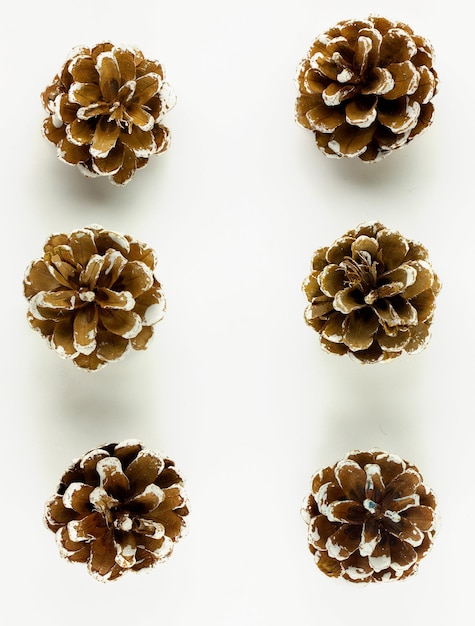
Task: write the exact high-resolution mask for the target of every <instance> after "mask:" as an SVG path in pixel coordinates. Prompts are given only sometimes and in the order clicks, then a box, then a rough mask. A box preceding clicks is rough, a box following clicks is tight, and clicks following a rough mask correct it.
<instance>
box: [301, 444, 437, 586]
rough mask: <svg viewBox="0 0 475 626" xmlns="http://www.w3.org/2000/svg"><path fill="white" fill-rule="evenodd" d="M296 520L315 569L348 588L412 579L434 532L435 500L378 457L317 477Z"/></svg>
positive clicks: (408, 472) (347, 462)
mask: <svg viewBox="0 0 475 626" xmlns="http://www.w3.org/2000/svg"><path fill="white" fill-rule="evenodd" d="M302 515H303V517H304V519H305V521H306V522H307V524H308V544H309V548H310V551H311V552H312V554H314V556H315V562H316V564H317V565H318V567H319V568H320V570H321V571H322V572H323V573H324V574H326V575H327V576H331V577H339V576H341V577H343V578H345V579H346V580H348V581H350V582H379V581H388V580H398V579H399V580H400V579H403V578H407V577H408V576H411V575H412V574H415V573H416V571H417V568H418V565H419V561H420V560H421V559H422V558H423V557H424V556H425V555H426V554H427V552H428V551H429V549H430V548H431V546H432V542H433V539H434V536H435V533H436V499H435V496H434V494H433V493H432V491H431V490H430V489H429V488H428V487H427V486H426V485H425V484H424V482H423V479H422V476H421V474H420V472H419V470H418V469H417V468H416V467H415V466H414V465H412V464H411V463H408V462H407V461H404V460H403V459H401V458H399V457H398V456H396V455H395V454H388V453H386V452H383V451H381V450H371V451H370V452H360V451H353V452H350V453H348V454H347V455H346V456H345V458H344V459H343V460H341V461H339V462H338V463H336V464H335V465H333V466H332V467H326V468H325V469H323V470H320V471H319V472H317V473H316V474H315V475H314V477H313V480H312V488H311V494H310V496H309V497H308V498H307V499H306V500H305V503H304V506H303V508H302Z"/></svg>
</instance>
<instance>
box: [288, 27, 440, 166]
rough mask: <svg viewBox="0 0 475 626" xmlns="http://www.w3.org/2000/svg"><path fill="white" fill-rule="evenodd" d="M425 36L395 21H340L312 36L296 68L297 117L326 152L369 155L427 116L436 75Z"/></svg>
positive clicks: (410, 133)
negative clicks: (305, 53)
mask: <svg viewBox="0 0 475 626" xmlns="http://www.w3.org/2000/svg"><path fill="white" fill-rule="evenodd" d="M433 60H434V51H433V48H432V45H431V44H430V42H429V41H427V39H424V38H423V37H420V36H419V35H416V34H414V32H413V30H412V29H411V28H410V27H409V26H408V25H407V24H403V23H402V22H392V21H390V20H388V19H386V18H383V17H377V16H370V17H369V18H368V19H367V20H345V21H342V22H339V23H338V24H336V25H335V26H334V27H332V28H330V29H329V30H328V31H326V32H325V33H323V34H321V35H320V36H319V37H317V38H316V39H315V41H314V42H313V44H312V46H311V48H310V50H309V51H308V54H307V56H306V57H305V58H304V59H303V60H302V62H301V63H300V66H299V70H298V75H297V87H298V90H299V96H298V98H297V103H296V119H297V122H298V123H299V124H300V125H301V126H303V127H304V128H306V129H308V130H310V131H312V132H313V133H314V135H315V139H316V142H317V146H318V148H319V149H320V150H321V151H322V152H323V153H324V154H325V155H326V156H329V157H358V158H360V159H361V160H363V161H366V162H375V161H378V160H380V159H381V158H383V157H384V156H386V155H387V154H389V153H390V152H391V151H393V150H395V149H397V148H400V147H402V146H404V145H406V144H407V143H409V142H410V141H411V140H412V139H413V138H414V137H416V136H417V135H419V134H420V133H421V132H422V131H423V130H425V129H426V128H427V127H428V126H429V125H430V124H431V122H432V116H433V113H434V107H433V104H432V102H431V100H432V98H433V97H434V96H435V94H436V93H437V88H438V77H437V73H436V71H435V69H434V68H433Z"/></svg>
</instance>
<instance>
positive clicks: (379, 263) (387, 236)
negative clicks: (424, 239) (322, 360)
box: [303, 222, 440, 363]
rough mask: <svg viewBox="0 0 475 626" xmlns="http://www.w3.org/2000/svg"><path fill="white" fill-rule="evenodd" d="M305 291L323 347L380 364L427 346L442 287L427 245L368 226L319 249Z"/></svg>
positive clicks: (309, 315) (308, 317) (308, 315)
mask: <svg viewBox="0 0 475 626" xmlns="http://www.w3.org/2000/svg"><path fill="white" fill-rule="evenodd" d="M303 289H304V291H305V294H306V296H307V299H308V301H309V302H310V304H309V305H308V306H307V308H306V309H305V321H306V322H307V324H308V325H309V326H312V328H314V329H315V330H316V331H317V332H318V333H319V334H320V341H321V344H322V346H323V348H325V349H326V350H327V351H328V352H332V353H334V354H350V355H351V356H354V357H356V358H357V359H358V360H359V361H360V362H362V363H375V362H378V361H385V360H387V359H393V358H395V357H397V356H399V355H401V354H402V353H403V352H407V353H409V354H413V353H416V352H418V351H420V350H422V349H423V348H424V347H425V346H426V344H427V342H428V340H429V337H430V334H429V328H430V325H431V323H432V318H433V314H434V310H435V297H436V295H437V294H438V292H439V290H440V283H439V279H438V277H437V275H436V274H435V273H434V271H433V269H432V267H431V264H430V263H429V258H428V252H427V250H426V248H424V246H423V245H422V244H420V243H417V242H415V241H411V240H410V239H406V238H405V237H403V236H402V235H401V233H399V232H397V231H395V230H390V229H388V228H386V227H385V226H383V225H382V224H380V223H379V222H371V223H368V224H361V225H360V226H358V227H357V228H356V229H354V230H350V231H348V232H347V233H346V234H345V235H343V236H342V237H341V238H340V239H337V240H336V241H335V242H334V243H333V244H332V245H331V246H328V247H325V248H319V249H318V250H317V251H316V252H315V254H314V257H313V261H312V272H311V274H310V276H308V277H307V279H306V280H305V281H304V284H303Z"/></svg>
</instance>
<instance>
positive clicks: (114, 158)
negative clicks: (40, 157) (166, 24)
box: [41, 42, 175, 185]
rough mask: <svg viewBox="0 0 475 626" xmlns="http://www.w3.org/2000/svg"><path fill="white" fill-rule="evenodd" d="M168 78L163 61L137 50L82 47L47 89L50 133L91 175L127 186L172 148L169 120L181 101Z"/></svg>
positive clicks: (67, 157) (63, 153)
mask: <svg viewBox="0 0 475 626" xmlns="http://www.w3.org/2000/svg"><path fill="white" fill-rule="evenodd" d="M164 78H165V72H164V69H163V67H162V65H161V64H160V63H159V62H158V61H150V60H148V59H146V58H145V57H144V55H143V54H142V52H140V50H137V49H135V48H119V47H116V46H114V45H113V44H112V43H110V42H104V43H100V44H98V45H97V46H94V47H93V48H85V47H79V48H75V49H74V50H72V51H71V53H70V55H69V57H68V59H67V60H66V62H65V63H64V65H63V67H62V69H61V71H60V72H59V73H58V74H57V75H56V76H55V77H54V79H53V82H52V83H51V85H49V86H48V87H47V88H46V89H45V91H44V92H43V93H42V94H41V97H42V100H43V105H44V108H45V110H46V111H47V113H48V117H47V118H46V119H45V121H44V123H43V133H44V136H45V137H46V139H48V140H49V141H51V142H52V143H54V144H56V146H57V149H58V157H59V158H60V159H61V160H62V161H65V162H66V163H68V164H70V165H77V166H78V167H79V169H80V170H81V172H82V173H83V174H85V175H86V176H108V177H109V180H110V181H111V182H112V183H115V184H117V185H124V184H125V183H127V182H129V180H130V179H131V178H132V176H133V175H134V174H135V170H136V169H139V168H141V167H143V166H144V165H146V164H147V162H148V159H149V157H150V156H152V155H153V154H158V153H159V152H164V151H165V150H166V149H167V148H168V145H169V131H168V129H167V128H166V127H165V126H163V125H162V120H163V117H164V115H165V113H166V112H167V111H169V110H170V109H171V108H172V107H173V106H174V104H175V99H174V96H173V94H172V92H171V89H170V85H169V84H168V83H167V82H165V80H164Z"/></svg>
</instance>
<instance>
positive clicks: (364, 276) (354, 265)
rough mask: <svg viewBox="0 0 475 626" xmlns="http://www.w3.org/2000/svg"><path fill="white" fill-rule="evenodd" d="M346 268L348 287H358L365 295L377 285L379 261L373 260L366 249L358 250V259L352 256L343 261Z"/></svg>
mask: <svg viewBox="0 0 475 626" xmlns="http://www.w3.org/2000/svg"><path fill="white" fill-rule="evenodd" d="M342 266H343V268H344V270H345V282H346V284H347V285H348V287H357V288H358V289H359V290H360V291H361V292H362V293H363V294H364V295H368V294H370V292H371V291H372V290H373V289H374V288H375V287H376V283H377V279H378V270H377V267H378V262H377V261H373V259H372V258H371V254H370V253H369V252H366V251H361V252H358V254H357V259H353V258H352V257H350V256H347V257H345V259H344V260H343V261H342Z"/></svg>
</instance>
